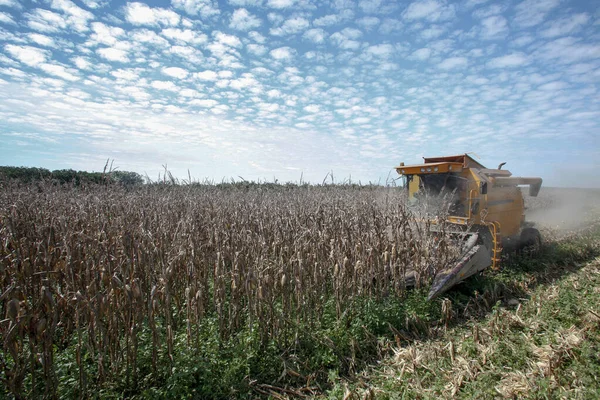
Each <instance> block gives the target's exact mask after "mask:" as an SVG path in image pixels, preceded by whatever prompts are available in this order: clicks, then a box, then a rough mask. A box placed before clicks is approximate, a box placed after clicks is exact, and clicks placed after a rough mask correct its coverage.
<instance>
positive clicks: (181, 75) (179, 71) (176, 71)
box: [162, 67, 189, 79]
mask: <svg viewBox="0 0 600 400" xmlns="http://www.w3.org/2000/svg"><path fill="white" fill-rule="evenodd" d="M162 73H163V74H165V75H168V76H172V77H173V78H178V79H185V78H186V77H187V76H188V75H189V72H188V71H187V70H185V69H183V68H179V67H166V68H163V69H162Z"/></svg>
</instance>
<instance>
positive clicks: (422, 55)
mask: <svg viewBox="0 0 600 400" xmlns="http://www.w3.org/2000/svg"><path fill="white" fill-rule="evenodd" d="M430 56H431V49H428V48H422V49H419V50H415V51H414V52H413V53H412V55H411V57H412V58H414V59H415V60H419V61H425V60H427V59H428V58H429V57H430Z"/></svg>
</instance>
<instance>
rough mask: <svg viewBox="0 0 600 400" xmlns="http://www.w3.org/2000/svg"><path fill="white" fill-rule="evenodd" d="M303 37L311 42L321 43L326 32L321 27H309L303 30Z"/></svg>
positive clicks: (325, 36)
mask: <svg viewBox="0 0 600 400" xmlns="http://www.w3.org/2000/svg"><path fill="white" fill-rule="evenodd" d="M303 37H304V38H305V39H308V40H310V41H311V42H313V43H323V42H324V41H325V38H327V32H325V31H324V30H323V29H321V28H314V29H309V30H307V31H306V32H304V35H303Z"/></svg>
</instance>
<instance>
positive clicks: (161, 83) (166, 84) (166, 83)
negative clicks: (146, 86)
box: [150, 81, 179, 92]
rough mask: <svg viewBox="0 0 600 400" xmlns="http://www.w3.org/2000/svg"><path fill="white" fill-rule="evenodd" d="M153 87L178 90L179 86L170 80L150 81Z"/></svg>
mask: <svg viewBox="0 0 600 400" xmlns="http://www.w3.org/2000/svg"><path fill="white" fill-rule="evenodd" d="M150 86H152V87H153V88H154V89H159V90H168V91H172V92H175V91H178V90H179V88H178V87H177V86H176V85H175V84H174V83H173V82H171V81H152V83H151V84H150Z"/></svg>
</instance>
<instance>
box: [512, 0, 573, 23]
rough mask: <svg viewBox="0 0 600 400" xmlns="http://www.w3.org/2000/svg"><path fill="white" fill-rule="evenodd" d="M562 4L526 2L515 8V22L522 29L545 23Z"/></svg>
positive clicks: (557, 0) (543, 0)
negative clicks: (551, 13)
mask: <svg viewBox="0 0 600 400" xmlns="http://www.w3.org/2000/svg"><path fill="white" fill-rule="evenodd" d="M560 2H561V0H525V1H523V2H521V3H519V4H517V5H516V6H515V10H516V15H515V19H514V22H515V23H516V24H517V25H518V26H520V27H522V28H530V27H532V26H536V25H538V24H540V23H541V22H543V21H544V19H545V18H546V16H547V15H548V13H550V11H552V10H553V9H554V8H556V7H558V5H559V4H560Z"/></svg>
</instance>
